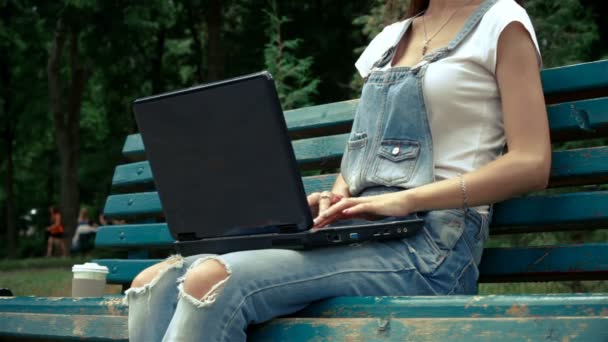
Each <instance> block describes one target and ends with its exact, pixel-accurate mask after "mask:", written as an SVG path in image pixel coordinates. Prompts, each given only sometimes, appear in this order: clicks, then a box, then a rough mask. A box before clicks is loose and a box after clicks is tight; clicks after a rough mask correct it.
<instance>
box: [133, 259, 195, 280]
mask: <svg viewBox="0 0 608 342" xmlns="http://www.w3.org/2000/svg"><path fill="white" fill-rule="evenodd" d="M183 262H184V261H183V258H182V257H181V256H177V255H176V256H172V257H170V258H169V259H167V260H165V261H162V262H159V263H158V264H155V265H152V266H150V267H148V268H146V269H145V270H143V271H141V272H140V273H139V274H138V275H137V276H135V278H134V279H133V282H132V283H131V287H134V288H137V287H143V286H145V285H147V284H150V283H151V282H152V281H153V280H154V279H155V278H156V277H158V276H159V275H160V274H161V273H162V272H165V271H166V270H168V269H170V268H172V267H175V266H179V267H181V266H182V265H183Z"/></svg>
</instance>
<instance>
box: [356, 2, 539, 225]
mask: <svg viewBox="0 0 608 342" xmlns="http://www.w3.org/2000/svg"><path fill="white" fill-rule="evenodd" d="M408 20H410V19H406V20H404V21H401V22H397V23H394V24H392V25H389V26H387V27H385V28H384V29H383V30H382V32H380V33H379V34H378V35H377V36H376V37H375V38H374V39H373V40H372V41H371V43H370V44H369V45H368V47H367V48H366V49H365V51H363V54H362V55H361V56H360V57H359V59H358V60H357V62H356V63H355V66H356V67H357V69H358V71H359V73H360V74H361V76H362V77H366V76H367V75H368V74H369V73H370V72H371V68H372V65H373V63H374V62H376V61H377V60H378V59H380V57H381V56H382V54H383V53H384V52H385V51H386V50H387V49H388V48H389V47H391V46H396V45H397V43H398V41H399V39H400V38H401V36H402V34H403V33H404V32H403V30H404V28H405V27H406V23H407V21H408ZM512 22H520V23H521V24H523V26H524V27H525V28H526V29H527V30H528V33H529V34H530V37H531V38H532V41H533V42H534V46H535V47H536V51H537V53H538V60H539V65H541V66H542V64H541V63H542V62H541V58H540V52H539V49H538V42H537V40H536V35H535V32H534V28H533V27H532V23H531V21H530V18H529V17H528V14H527V13H526V11H525V10H524V9H523V8H522V7H521V6H519V5H518V4H517V3H516V2H515V1H513V0H499V1H498V2H497V3H496V4H494V5H493V6H492V7H491V8H490V9H489V10H488V11H487V12H486V13H485V15H484V16H483V18H482V19H481V21H480V22H479V24H478V25H477V27H476V28H475V29H474V30H473V31H472V32H471V34H469V36H468V37H467V38H466V39H465V40H464V41H463V42H462V43H461V44H460V45H459V46H458V47H457V48H456V49H455V50H454V51H453V52H452V53H451V54H450V55H448V56H447V57H445V58H442V59H440V60H439V61H436V62H434V63H431V64H430V65H429V66H428V68H427V70H426V72H425V75H424V79H423V93H424V100H425V105H426V109H427V115H428V118H429V124H430V128H431V135H432V137H433V153H434V155H433V158H434V161H435V177H436V180H443V179H448V178H453V177H456V176H457V175H458V174H459V173H467V172H470V171H473V170H475V169H478V168H479V167H481V166H483V165H485V164H487V163H489V162H490V161H492V160H494V159H496V158H497V157H498V156H499V155H500V154H501V153H502V151H503V148H504V145H505V142H506V139H505V132H504V127H503V112H502V105H501V99H500V93H499V90H498V84H497V82H496V52H497V47H498V38H499V37H500V34H501V33H502V31H503V30H504V29H505V27H506V26H507V25H509V24H510V23H512ZM388 68H390V63H388V64H387V65H386V66H385V67H384V68H382V70H386V69H388ZM475 209H477V210H479V211H480V212H482V213H487V211H488V206H480V207H477V208H475Z"/></svg>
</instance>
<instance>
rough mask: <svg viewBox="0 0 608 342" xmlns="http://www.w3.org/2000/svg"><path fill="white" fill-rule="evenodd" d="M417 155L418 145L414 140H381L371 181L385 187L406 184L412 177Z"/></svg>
mask: <svg viewBox="0 0 608 342" xmlns="http://www.w3.org/2000/svg"><path fill="white" fill-rule="evenodd" d="M419 153H420V143H419V142H417V141H415V140H409V139H401V140H383V141H382V142H380V148H379V149H378V153H377V156H376V158H375V159H374V164H373V165H372V179H373V180H374V181H375V182H377V183H378V184H382V185H385V186H396V185H399V184H401V183H405V182H407V181H408V180H410V178H411V177H412V174H413V172H414V168H415V167H416V161H417V160H418V154H419Z"/></svg>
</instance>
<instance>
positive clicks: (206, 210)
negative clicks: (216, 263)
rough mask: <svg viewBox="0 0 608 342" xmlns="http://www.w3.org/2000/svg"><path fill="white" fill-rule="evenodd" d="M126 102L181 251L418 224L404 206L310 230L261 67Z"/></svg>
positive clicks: (303, 242) (297, 245) (385, 234)
mask: <svg viewBox="0 0 608 342" xmlns="http://www.w3.org/2000/svg"><path fill="white" fill-rule="evenodd" d="M133 109H134V112H135V117H136V120H137V124H138V126H139V131H140V133H141V137H142V139H143V142H144V146H145V148H146V155H147V157H148V161H149V163H150V167H151V170H152V174H153V175H154V181H155V184H156V189H157V190H158V193H159V197H160V201H161V203H162V207H163V211H164V214H165V218H166V221H167V225H168V227H169V230H170V232H171V234H172V235H173V237H174V238H175V240H176V247H177V250H178V251H179V252H180V253H182V254H183V255H192V254H199V253H227V252H233V251H240V250H250V249H264V248H287V249H306V248H314V247H321V246H328V245H336V244H348V243H354V242H359V241H363V240H370V239H389V238H402V237H407V236H409V235H411V234H414V233H416V232H417V231H418V230H419V229H420V228H421V227H422V225H423V222H424V221H423V220H422V219H420V218H417V217H416V215H410V216H408V217H407V220H397V221H392V222H382V221H380V222H374V221H362V222H363V223H362V224H357V225H349V226H331V227H330V228H324V229H314V230H311V227H312V226H313V217H312V215H311V212H310V209H309V207H308V203H307V200H306V194H305V192H304V187H303V184H302V181H301V176H300V173H299V170H298V167H297V163H296V159H295V156H294V152H293V149H292V146H291V142H290V140H289V137H288V135H287V126H286V124H285V119H284V117H283V111H282V110H281V105H280V103H279V99H278V96H277V93H276V89H275V86H274V81H273V80H272V76H271V75H270V74H269V73H268V72H260V73H256V74H252V75H247V76H243V77H238V78H233V79H229V80H225V81H220V82H215V83H210V84H205V85H201V86H197V87H192V88H188V89H183V90H179V91H175V92H170V93H165V94H161V95H156V96H151V97H146V98H142V99H138V100H136V101H135V102H134V105H133ZM338 224H339V223H338Z"/></svg>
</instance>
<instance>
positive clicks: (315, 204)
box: [307, 191, 343, 219]
mask: <svg viewBox="0 0 608 342" xmlns="http://www.w3.org/2000/svg"><path fill="white" fill-rule="evenodd" d="M342 198H343V196H341V195H338V194H334V193H332V192H329V191H323V192H313V193H312V194H310V195H308V198H307V199H308V206H309V207H310V212H311V213H312V217H314V218H315V219H316V218H317V215H319V213H320V212H323V211H325V210H327V209H328V208H329V207H330V206H331V205H333V204H335V203H337V202H338V201H339V200H341V199H342Z"/></svg>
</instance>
